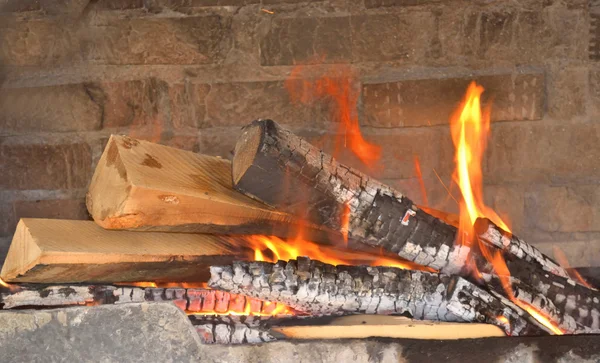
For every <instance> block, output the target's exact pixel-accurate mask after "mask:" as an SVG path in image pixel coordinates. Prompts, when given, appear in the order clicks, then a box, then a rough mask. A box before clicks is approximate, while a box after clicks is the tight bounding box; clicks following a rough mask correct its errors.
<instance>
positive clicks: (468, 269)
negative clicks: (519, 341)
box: [233, 120, 600, 333]
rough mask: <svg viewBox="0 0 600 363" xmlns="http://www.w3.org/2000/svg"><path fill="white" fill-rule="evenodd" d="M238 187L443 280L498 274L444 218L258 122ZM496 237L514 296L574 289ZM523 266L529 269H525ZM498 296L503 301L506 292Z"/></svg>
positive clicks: (555, 268) (591, 294)
mask: <svg viewBox="0 0 600 363" xmlns="http://www.w3.org/2000/svg"><path fill="white" fill-rule="evenodd" d="M233 181H234V187H235V188H236V189H238V190H240V191H242V192H244V193H246V194H247V195H249V196H252V197H254V198H256V199H258V200H260V201H263V202H265V203H267V204H269V205H272V206H276V207H278V208H280V209H281V210H283V211H286V212H289V213H291V214H294V215H297V216H299V217H301V218H306V219H308V220H310V221H312V222H315V223H322V224H324V225H325V226H327V227H328V228H331V229H334V230H338V231H343V230H347V232H348V236H349V237H350V238H351V239H354V240H355V241H358V242H360V243H365V244H369V245H374V246H380V247H382V248H384V249H386V250H388V251H391V252H393V253H397V254H398V255H399V256H400V257H402V258H404V259H407V260H409V261H413V262H415V263H417V264H421V265H425V266H428V267H431V268H434V269H436V270H439V271H440V272H443V273H445V274H449V275H458V276H462V277H464V278H466V279H468V280H470V281H471V282H473V283H479V282H480V281H478V280H477V279H476V278H475V277H474V275H473V273H472V263H471V261H475V263H476V265H477V267H478V270H479V271H480V272H482V273H484V274H488V275H494V274H495V272H494V271H495V267H494V266H493V265H491V264H490V263H488V262H487V261H486V259H484V258H483V256H482V255H481V251H480V250H479V249H474V250H472V249H471V248H470V247H468V246H465V245H461V244H458V243H455V241H456V235H457V228H456V227H455V226H453V225H451V224H454V223H452V222H450V223H451V224H448V223H446V221H447V220H448V219H449V218H446V217H447V216H442V217H443V218H442V219H440V217H441V216H440V215H439V213H433V214H435V216H434V215H432V214H430V213H427V212H426V211H425V210H423V209H420V208H418V207H417V206H416V205H414V204H413V203H412V201H411V200H410V199H408V198H407V197H406V196H404V195H402V194H401V193H400V192H398V191H396V190H394V189H392V188H390V187H388V186H386V185H384V184H382V183H380V182H378V181H376V180H373V179H371V178H370V177H368V176H367V175H365V174H363V173H361V172H360V171H358V170H355V169H353V168H350V167H347V166H345V165H342V164H340V163H338V162H337V161H336V160H335V159H333V158H332V157H331V156H330V155H327V154H325V153H324V152H323V151H321V150H319V149H317V148H316V147H314V146H312V145H310V144H309V143H308V142H306V141H305V140H303V139H301V138H299V137H298V136H296V135H294V134H293V133H291V132H290V131H288V130H286V129H283V128H281V127H280V126H278V125H277V124H276V123H275V122H273V121H271V120H260V121H255V122H253V123H252V124H251V125H249V126H247V127H246V128H245V129H244V132H243V134H242V136H241V137H240V139H239V140H238V143H237V145H236V148H235V155H234V159H233ZM429 212H431V211H429ZM346 221H347V225H346V223H345V222H346ZM478 228H481V226H478ZM490 233H493V230H492V231H491V232H490ZM494 236H496V237H497V236H498V233H495V234H493V236H492V235H491V237H488V238H487V239H486V238H482V239H481V240H482V241H483V242H484V243H486V244H487V245H489V246H490V247H492V248H493V249H494V250H495V251H500V252H502V255H503V257H504V259H505V260H506V261H507V267H508V270H509V272H510V274H511V276H512V277H513V280H512V281H513V282H514V283H515V284H516V285H515V286H514V287H513V289H517V288H518V289H519V290H520V291H521V292H522V294H521V296H522V297H525V296H529V297H531V298H528V300H533V301H536V300H540V298H539V297H540V296H543V295H544V294H545V292H546V290H547V288H545V287H546V286H548V284H550V285H556V286H565V285H566V284H567V283H568V284H572V283H573V282H572V281H568V280H569V279H568V277H567V276H568V275H567V273H566V271H565V270H564V269H562V268H561V267H560V266H559V265H558V264H557V263H555V262H554V261H553V260H552V259H550V258H548V257H546V256H544V255H543V254H542V253H541V252H539V251H538V250H537V249H536V248H535V247H532V246H530V245H528V244H526V243H525V242H523V241H521V240H518V241H515V240H514V239H513V240H512V242H510V241H509V243H508V245H505V244H504V243H505V242H503V241H504V240H502V241H500V240H498V239H497V238H496V239H494V238H495V237H494ZM488 240H489V241H488ZM476 245H477V244H476ZM530 262H531V263H530ZM526 265H529V267H527V268H525V267H523V266H526ZM536 276H543V277H544V278H545V281H546V284H544V285H542V284H540V283H539V282H538V280H540V279H542V278H541V277H540V278H539V279H538V278H537V277H536ZM517 285H518V286H517ZM488 288H492V287H488ZM577 289H578V291H580V294H578V295H576V296H581V299H582V300H581V301H591V302H592V303H593V302H594V301H596V300H598V299H600V295H599V294H598V292H597V291H595V290H590V289H586V288H585V287H582V286H578V287H577ZM495 292H497V293H499V294H504V295H505V296H506V294H505V293H504V292H503V290H502V288H501V287H500V288H496V290H495ZM517 299H520V297H517ZM594 299H596V300H594ZM548 301H550V302H552V303H553V306H550V307H548V308H549V310H550V311H554V312H558V313H557V314H559V315H560V314H568V313H567V312H566V311H565V310H561V309H560V306H561V305H564V301H563V300H561V297H559V296H548ZM522 302H526V301H525V300H523V301H522ZM538 305H541V303H540V304H538ZM582 308H583V309H584V310H586V311H589V314H590V315H588V317H589V316H591V315H592V311H594V310H595V309H596V308H595V307H594V306H591V305H584V306H582ZM575 310H577V308H575ZM594 314H595V312H594ZM584 315H585V313H584ZM566 319H567V320H569V319H570V318H569V317H566ZM562 320H563V319H562V318H560V319H559V321H562ZM574 320H575V321H576V322H577V328H576V329H575V330H572V328H573V324H567V325H561V328H564V329H565V330H566V331H567V332H573V333H575V332H589V331H596V330H597V329H598V327H597V325H596V323H595V322H594V320H593V319H591V318H589V319H588V318H587V317H586V318H585V319H580V318H579V317H577V318H574ZM580 324H584V325H583V326H582V325H580Z"/></svg>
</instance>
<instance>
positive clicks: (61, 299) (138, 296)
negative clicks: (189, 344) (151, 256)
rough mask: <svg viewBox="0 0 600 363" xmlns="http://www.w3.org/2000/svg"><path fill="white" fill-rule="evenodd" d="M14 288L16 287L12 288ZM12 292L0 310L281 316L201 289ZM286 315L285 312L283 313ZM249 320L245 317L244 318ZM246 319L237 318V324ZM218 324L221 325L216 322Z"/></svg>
mask: <svg viewBox="0 0 600 363" xmlns="http://www.w3.org/2000/svg"><path fill="white" fill-rule="evenodd" d="M15 286H16V285H15ZM16 289H18V290H16V291H9V290H4V291H1V292H0V306H2V307H3V308H4V309H14V308H23V307H38V308H43V307H55V306H70V305H73V306H74V305H103V304H124V303H139V302H172V303H174V304H175V305H176V306H177V307H179V308H180V309H181V310H184V311H186V312H187V313H190V314H194V313H195V314H224V313H228V312H233V313H238V314H240V313H243V312H244V311H246V310H248V311H247V312H248V313H253V314H255V315H271V314H278V313H284V312H286V311H285V308H286V307H283V306H281V305H278V304H276V303H271V302H268V301H261V300H258V299H253V298H250V297H247V296H242V295H234V294H230V293H228V292H225V291H218V290H212V289H203V288H197V289H196V288H187V289H186V288H158V287H149V288H141V287H128V286H112V285H97V286H79V285H65V286H45V287H39V286H36V285H22V286H19V287H17V288H16ZM287 312H289V309H287ZM248 319H249V317H248ZM245 320H246V317H244V316H240V319H239V321H238V322H244V321H245ZM219 323H221V322H219Z"/></svg>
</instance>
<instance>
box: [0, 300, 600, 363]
mask: <svg viewBox="0 0 600 363" xmlns="http://www.w3.org/2000/svg"><path fill="white" fill-rule="evenodd" d="M0 352H2V353H1V358H0V360H1V361H11V362H16V361H19V362H42V361H43V362H57V361H77V362H113V361H119V362H199V361H202V362H207V361H208V362H257V363H258V362H261V363H262V362H277V363H281V362H294V363H302V362H307V363H308V362H311V363H312V362H324V363H325V362H332V363H339V362H373V363H379V362H395V363H396V362H401V363H404V362H439V361H444V362H465V361H475V362H492V361H493V362H562V363H568V362H598V361H600V336H594V335H586V336H562V337H560V336H546V337H528V338H517V337H513V338H488V339H466V340H454V341H439V340H409V339H395V340H394V339H362V340H361V339H349V340H331V341H296V342H293V341H277V342H271V343H264V344H258V345H202V343H201V342H200V339H199V336H198V334H197V332H196V330H195V328H194V327H193V326H192V324H191V323H190V321H189V319H188V318H187V317H186V315H185V314H184V313H183V312H182V311H181V310H180V309H179V308H177V307H176V306H175V305H174V304H169V303H132V304H120V305H103V306H91V307H70V308H58V309H51V310H11V311H0Z"/></svg>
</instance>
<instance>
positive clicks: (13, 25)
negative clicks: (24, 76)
mask: <svg viewBox="0 0 600 363" xmlns="http://www.w3.org/2000/svg"><path fill="white" fill-rule="evenodd" d="M76 24H77V23H76V22H71V23H68V24H65V23H60V22H54V21H46V20H35V19H29V20H27V21H17V20H14V19H1V20H0V59H2V64H3V65H11V66H56V65H66V64H74V63H77V62H80V61H81V60H82V59H83V58H82V52H81V43H80V42H81V34H80V32H79V29H78V26H77V25H76Z"/></svg>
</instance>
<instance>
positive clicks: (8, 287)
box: [0, 278, 20, 292]
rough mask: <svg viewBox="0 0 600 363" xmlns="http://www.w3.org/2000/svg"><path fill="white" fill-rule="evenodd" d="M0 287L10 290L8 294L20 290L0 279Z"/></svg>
mask: <svg viewBox="0 0 600 363" xmlns="http://www.w3.org/2000/svg"><path fill="white" fill-rule="evenodd" d="M0 286H2V287H5V288H7V289H9V290H10V292H17V291H19V290H20V288H19V287H18V286H16V285H12V284H9V283H7V282H5V281H4V280H2V279H1V278H0Z"/></svg>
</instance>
